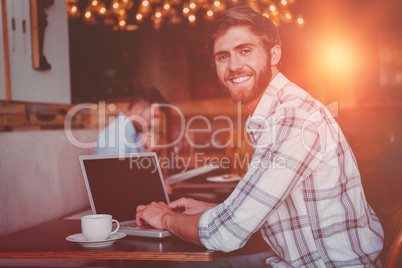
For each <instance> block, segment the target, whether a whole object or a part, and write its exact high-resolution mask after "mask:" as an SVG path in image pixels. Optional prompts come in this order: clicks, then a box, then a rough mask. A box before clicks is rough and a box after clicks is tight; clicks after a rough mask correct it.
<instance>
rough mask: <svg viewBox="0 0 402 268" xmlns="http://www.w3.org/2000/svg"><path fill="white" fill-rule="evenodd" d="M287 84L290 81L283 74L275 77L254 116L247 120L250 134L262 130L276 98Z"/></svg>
mask: <svg viewBox="0 0 402 268" xmlns="http://www.w3.org/2000/svg"><path fill="white" fill-rule="evenodd" d="M287 83H289V79H287V78H286V77H285V76H284V75H283V74H282V73H278V74H277V75H276V76H275V77H274V79H272V81H271V82H270V83H269V85H268V87H267V89H266V90H265V92H264V94H263V95H262V97H261V99H260V101H259V102H258V104H257V107H256V108H255V110H254V113H253V115H252V116H249V117H248V119H247V122H246V127H247V132H249V130H252V129H255V128H260V127H261V126H263V121H264V120H265V118H267V117H268V114H269V112H270V110H271V107H272V104H273V101H274V99H275V96H276V95H277V94H278V91H279V90H280V89H282V88H283V87H284V86H285V85H286V84H287Z"/></svg>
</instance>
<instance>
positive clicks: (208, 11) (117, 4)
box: [66, 0, 305, 29]
mask: <svg viewBox="0 0 402 268" xmlns="http://www.w3.org/2000/svg"><path fill="white" fill-rule="evenodd" d="M136 1H138V4H137V5H135V3H136ZM295 1H296V0H140V1H139V0H88V2H87V3H88V4H87V7H86V8H85V9H84V8H83V9H84V11H82V14H84V16H83V17H84V19H85V20H86V22H87V23H89V24H92V23H102V20H103V24H104V25H111V26H116V24H117V26H116V27H120V29H125V28H126V27H127V26H129V25H128V22H131V21H132V20H130V17H129V15H130V14H133V13H134V14H135V18H133V19H134V24H131V26H136V25H135V24H139V23H143V22H145V19H148V18H149V19H150V20H152V21H153V24H154V25H155V28H160V27H161V24H162V23H165V22H168V23H169V24H179V23H182V18H183V17H184V18H187V23H189V24H191V25H193V24H195V23H196V22H197V21H198V20H199V19H200V18H203V19H204V20H212V19H213V18H214V17H215V15H217V14H219V13H221V12H223V11H225V10H226V9H228V8H230V7H233V6H236V5H244V4H246V5H248V6H250V7H251V8H252V9H254V10H256V11H258V12H260V13H261V14H262V15H263V16H264V17H267V18H270V19H271V20H272V21H273V22H274V23H275V24H276V25H280V24H281V23H290V22H293V23H295V24H296V25H298V26H302V25H304V23H305V21H304V19H303V18H302V17H297V18H296V17H295V16H293V15H292V11H291V8H292V5H293V4H294V3H295ZM66 2H67V11H68V15H69V17H70V18H78V17H80V16H81V13H80V8H79V7H82V5H81V3H80V5H78V4H77V3H78V0H66ZM133 7H136V9H137V10H136V11H131V9H133ZM127 28H128V27H127Z"/></svg>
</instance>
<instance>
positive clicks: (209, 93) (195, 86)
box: [188, 42, 228, 99]
mask: <svg viewBox="0 0 402 268" xmlns="http://www.w3.org/2000/svg"><path fill="white" fill-rule="evenodd" d="M188 59H189V74H190V96H191V98H193V99H205V98H224V97H228V96H227V94H226V93H225V92H224V91H223V90H222V89H221V88H220V86H219V83H218V78H217V75H216V72H215V68H214V67H213V66H211V61H210V58H209V55H208V53H207V52H206V51H205V49H204V43H202V42H196V43H190V44H189V56H188Z"/></svg>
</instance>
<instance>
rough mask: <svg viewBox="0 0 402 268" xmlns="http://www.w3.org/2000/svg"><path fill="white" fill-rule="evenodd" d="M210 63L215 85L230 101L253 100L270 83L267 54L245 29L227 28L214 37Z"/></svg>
mask: <svg viewBox="0 0 402 268" xmlns="http://www.w3.org/2000/svg"><path fill="white" fill-rule="evenodd" d="M214 60H215V65H216V72H217V74H218V80H219V83H220V84H221V86H222V88H223V89H224V90H226V91H228V92H229V93H230V95H231V97H232V99H233V101H236V102H237V101H240V102H242V103H244V104H246V103H249V102H251V101H253V100H254V99H255V98H257V97H259V96H260V95H261V94H262V93H263V92H264V91H265V89H266V88H267V86H268V84H269V82H270V81H271V78H272V70H271V65H270V62H271V57H270V54H268V53H267V52H266V51H265V50H264V47H263V45H262V44H261V41H260V39H259V37H258V36H257V35H255V34H254V33H253V32H251V31H250V29H249V28H248V27H247V26H234V27H231V28H229V29H228V30H227V31H226V33H225V34H223V35H221V36H219V37H218V38H216V40H215V43H214Z"/></svg>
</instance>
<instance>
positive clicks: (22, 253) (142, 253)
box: [0, 219, 215, 261]
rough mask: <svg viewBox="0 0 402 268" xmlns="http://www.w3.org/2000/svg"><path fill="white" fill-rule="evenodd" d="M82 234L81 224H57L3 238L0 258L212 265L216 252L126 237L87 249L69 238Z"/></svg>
mask: <svg viewBox="0 0 402 268" xmlns="http://www.w3.org/2000/svg"><path fill="white" fill-rule="evenodd" d="M80 232H81V224H80V221H79V220H63V219H59V220H53V221H50V222H47V223H44V224H41V225H39V226H37V227H33V228H30V229H27V230H24V231H21V232H17V233H14V234H11V235H8V236H4V237H1V238H0V258H7V259H10V258H18V259H21V258H30V259H96V260H150V261H152V260H167V261H210V260H213V259H214V256H215V252H214V251H211V250H207V249H205V248H204V247H201V246H197V245H194V244H190V243H187V242H184V241H183V240H181V239H179V238H177V237H168V238H163V239H155V238H139V237H133V236H126V237H124V238H122V239H120V240H118V241H116V242H115V243H114V244H113V245H111V246H108V247H102V248H83V247H81V246H80V245H79V244H77V243H73V242H69V241H67V240H66V237H67V236H69V235H71V234H76V233H80Z"/></svg>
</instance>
